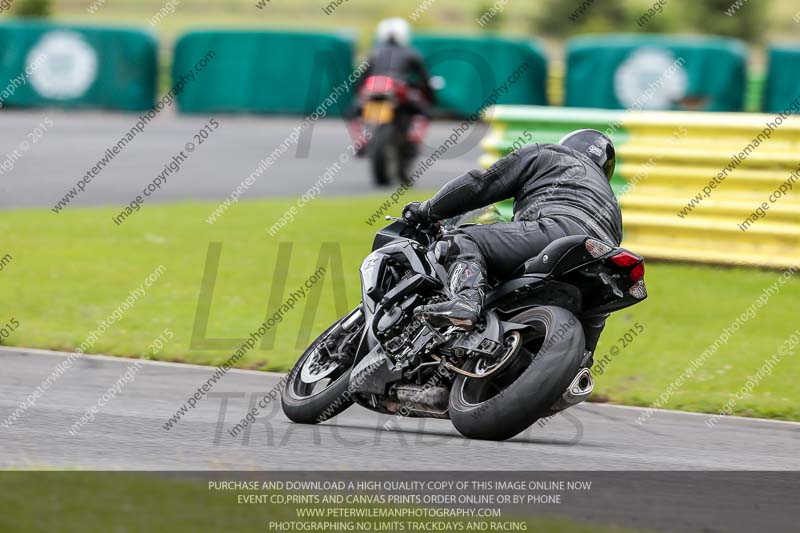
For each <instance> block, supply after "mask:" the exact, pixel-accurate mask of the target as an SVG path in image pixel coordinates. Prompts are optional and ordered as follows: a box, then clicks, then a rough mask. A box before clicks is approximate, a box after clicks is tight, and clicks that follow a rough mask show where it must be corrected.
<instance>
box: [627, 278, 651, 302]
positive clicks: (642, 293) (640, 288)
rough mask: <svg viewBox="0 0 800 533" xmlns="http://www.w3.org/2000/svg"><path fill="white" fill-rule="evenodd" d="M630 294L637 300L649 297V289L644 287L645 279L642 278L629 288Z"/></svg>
mask: <svg viewBox="0 0 800 533" xmlns="http://www.w3.org/2000/svg"><path fill="white" fill-rule="evenodd" d="M628 294H630V295H631V296H633V297H634V298H636V299H637V300H644V299H645V298H647V289H645V288H644V280H643V279H640V280H639V281H637V282H636V283H634V284H633V287H631V288H630V289H628Z"/></svg>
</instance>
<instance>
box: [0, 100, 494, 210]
mask: <svg viewBox="0 0 800 533" xmlns="http://www.w3.org/2000/svg"><path fill="white" fill-rule="evenodd" d="M137 117H138V115H137V114H121V113H99V112H73V113H70V112H65V111H57V110H41V111H5V110H4V111H3V113H2V120H3V127H2V128H0V147H1V148H0V163H2V161H5V160H6V156H7V155H9V154H12V153H13V152H14V150H17V151H18V154H19V157H15V156H14V157H12V159H13V161H12V164H13V168H7V169H6V170H2V171H0V209H10V208H23V207H48V208H49V207H53V206H54V205H55V204H56V203H57V201H58V200H59V199H61V198H62V197H63V196H64V194H66V192H67V191H68V190H69V189H70V188H72V187H75V184H76V182H77V181H78V180H80V179H81V178H82V177H83V176H84V175H85V174H86V173H87V171H89V170H90V169H91V168H92V167H93V166H94V165H96V164H97V161H98V160H99V159H100V158H102V157H103V155H104V153H105V152H106V150H107V149H108V148H110V147H111V146H112V145H114V144H116V143H117V141H118V140H119V139H120V137H122V136H124V134H125V132H127V131H129V130H130V129H131V127H133V126H134V125H135V123H136V121H137V120H138V118H137ZM46 118H49V119H50V120H51V121H52V124H53V125H52V127H51V128H49V129H48V130H47V131H46V132H45V133H44V135H43V136H42V137H41V139H39V140H38V141H37V142H35V143H32V142H30V139H29V138H28V137H27V136H28V134H29V133H30V132H32V131H33V130H34V128H36V126H37V125H39V124H40V123H42V122H43V121H44V120H45V119H46ZM210 118H211V117H210V116H206V115H192V116H186V115H176V114H174V113H173V112H172V111H171V110H170V111H164V112H163V113H162V114H161V115H159V116H157V117H156V119H154V120H153V121H152V122H150V124H148V125H147V126H146V128H145V129H144V132H143V133H141V134H138V135H137V136H136V138H135V139H134V140H133V141H132V142H130V143H129V144H128V145H127V146H125V148H124V150H123V151H122V152H120V153H119V155H117V156H116V157H114V158H113V159H112V160H111V161H110V163H108V164H107V166H106V167H105V168H104V169H103V170H102V171H101V172H100V173H99V174H98V175H97V176H96V177H95V178H93V179H92V181H91V183H89V184H88V185H87V186H86V189H85V191H84V192H83V193H81V194H80V195H79V196H78V197H76V198H75V199H74V200H73V201H72V203H71V204H70V205H71V206H72V205H75V206H87V205H124V204H127V203H128V202H130V201H131V198H135V197H136V195H137V194H141V191H142V189H143V188H144V187H145V186H146V185H147V184H148V183H150V182H151V181H152V180H153V179H154V178H155V177H156V176H157V175H158V174H159V173H160V172H161V171H162V169H163V168H164V165H165V164H167V163H169V162H170V161H171V160H172V157H173V156H174V155H176V154H177V153H178V152H180V151H182V150H183V151H184V152H185V149H184V147H185V144H186V143H187V142H195V143H197V140H196V139H194V138H193V136H194V134H195V133H197V132H198V131H199V130H200V129H202V128H203V126H204V125H205V124H207V123H208V122H209V119H210ZM214 118H215V119H216V120H217V121H218V122H219V124H220V126H219V128H218V129H217V130H216V131H214V132H213V133H212V134H211V136H210V137H209V138H208V140H207V141H205V142H204V143H203V144H202V145H198V146H197V147H196V149H195V151H194V152H192V153H191V154H190V157H189V158H188V160H187V161H186V162H185V163H184V164H183V166H182V168H181V170H180V172H178V173H177V174H174V175H173V177H170V178H168V182H167V185H165V186H164V187H162V188H161V189H160V190H159V191H158V193H157V194H156V195H154V196H153V197H152V201H153V202H160V203H163V202H176V201H184V200H221V199H223V198H225V197H227V196H228V195H230V194H231V191H232V190H234V189H235V188H236V187H237V186H238V185H239V184H241V182H242V181H243V180H244V179H245V178H246V177H247V176H249V175H250V174H251V173H252V172H253V171H254V170H255V169H256V168H257V166H258V164H259V162H260V161H261V160H262V159H264V158H266V157H267V156H268V155H269V154H270V153H272V152H273V151H274V150H275V148H276V147H278V145H280V144H281V143H282V142H283V141H284V140H285V139H286V138H287V137H288V136H289V134H290V133H291V131H292V130H293V129H294V128H295V127H296V126H298V125H299V124H300V123H301V121H302V119H301V118H300V117H282V118H281V117H253V116H237V115H214ZM459 124H460V123H456V122H434V123H433V124H432V125H431V128H430V131H429V135H428V137H427V139H426V142H427V144H426V145H425V146H424V147H423V149H422V154H423V155H427V154H430V153H431V152H432V151H433V150H434V148H435V147H436V146H438V145H439V144H440V143H441V142H443V141H444V140H445V139H446V138H447V137H448V136H449V135H451V133H452V129H453V128H454V127H456V126H458V125H459ZM486 128H487V126H486V125H485V124H482V123H480V124H476V125H475V126H474V127H473V128H472V129H471V130H470V131H471V133H470V134H469V135H465V136H462V137H461V139H460V140H459V144H458V146H456V147H453V148H451V149H449V150H448V151H447V153H446V155H445V157H443V158H442V159H441V160H439V161H438V162H436V164H435V165H434V166H433V167H432V168H431V169H429V170H428V171H426V172H425V174H424V175H423V176H422V177H421V178H420V179H419V181H418V182H417V183H418V185H419V186H420V187H423V188H431V189H432V188H437V187H439V186H441V185H443V184H444V183H445V182H447V181H448V180H449V179H451V178H453V177H455V176H457V175H458V174H460V173H463V172H466V171H468V170H470V169H471V168H474V167H475V166H476V164H477V160H478V157H479V156H480V147H479V146H478V143H479V141H480V139H481V137H482V136H483V134H484V133H485V131H486ZM26 140H27V142H28V143H29V144H28V148H27V149H23V148H21V147H20V145H21V143H23V142H25V141H26ZM298 144H299V145H300V146H299V147H297V146H294V147H292V148H290V149H289V150H288V151H287V152H285V153H284V154H283V155H281V156H280V157H279V158H278V160H277V162H275V163H274V164H273V165H272V166H271V167H270V168H269V169H268V170H267V172H266V173H265V174H264V175H262V176H261V177H259V178H258V179H257V180H256V182H255V184H254V185H252V187H251V188H250V189H248V190H247V192H246V193H245V194H244V195H243V196H242V200H246V199H253V198H258V197H273V196H293V195H300V194H302V193H304V192H305V191H306V190H308V188H309V186H311V185H312V184H314V183H315V182H316V181H317V180H318V179H319V177H320V176H321V175H322V174H323V173H325V171H326V169H327V168H328V167H330V165H332V164H333V163H335V162H336V161H338V160H339V155H340V154H342V153H343V152H345V150H346V148H347V147H348V146H349V145H350V144H351V140H350V137H349V136H348V133H347V129H346V127H345V123H344V122H343V121H342V120H341V119H334V118H331V119H325V120H320V121H318V122H317V123H315V124H314V125H313V127H312V128H309V129H308V130H306V133H305V134H304V135H303V136H301V138H300V141H298ZM370 192H373V193H374V192H376V189H375V188H374V187H373V186H372V185H371V178H370V174H369V167H368V164H367V162H366V161H364V160H350V161H348V162H347V163H345V164H344V165H342V170H341V171H340V172H339V173H338V174H337V175H336V178H335V179H334V181H333V182H332V183H331V184H329V185H326V187H325V193H324V194H325V195H356V194H365V193H370ZM149 201H150V200H148V202H149Z"/></svg>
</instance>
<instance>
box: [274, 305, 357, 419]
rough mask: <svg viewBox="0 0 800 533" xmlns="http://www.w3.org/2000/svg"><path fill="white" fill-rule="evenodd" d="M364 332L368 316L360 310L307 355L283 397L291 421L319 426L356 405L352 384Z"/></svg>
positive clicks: (318, 341)
mask: <svg viewBox="0 0 800 533" xmlns="http://www.w3.org/2000/svg"><path fill="white" fill-rule="evenodd" d="M345 325H346V326H345ZM363 333H364V314H363V313H362V312H361V308H360V307H359V308H357V309H356V310H354V311H353V312H351V313H350V314H348V315H347V316H346V317H344V318H342V319H341V320H339V321H338V322H336V323H334V324H333V325H332V326H331V327H329V328H328V329H326V330H325V331H324V332H323V333H322V335H320V336H319V337H318V338H317V339H316V340H315V341H314V342H313V343H311V345H310V346H309V347H308V348H307V349H306V351H305V352H303V355H301V356H300V359H298V361H297V363H295V365H294V368H292V371H291V372H290V373H289V377H288V380H287V382H286V386H285V387H284V388H283V393H282V394H281V406H282V407H283V412H284V414H285V415H286V416H287V417H288V418H289V419H290V420H292V421H293V422H297V423H300V424H318V423H320V422H324V421H325V420H328V419H329V418H333V417H334V416H336V415H338V414H339V413H341V412H342V411H344V410H345V409H347V408H348V407H350V406H351V405H353V398H352V396H351V395H350V391H349V390H348V385H349V383H350V372H351V371H352V369H353V361H354V360H355V357H356V355H357V354H356V351H357V350H358V347H359V344H360V342H361V338H362V336H363Z"/></svg>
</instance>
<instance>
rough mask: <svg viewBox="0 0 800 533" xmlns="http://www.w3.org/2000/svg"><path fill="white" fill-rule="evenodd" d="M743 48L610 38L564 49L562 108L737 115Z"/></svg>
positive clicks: (719, 42) (705, 41) (728, 42)
mask: <svg viewBox="0 0 800 533" xmlns="http://www.w3.org/2000/svg"><path fill="white" fill-rule="evenodd" d="M746 64H747V49H746V47H745V46H744V45H743V44H742V43H741V42H739V41H736V40H733V39H724V38H720V37H709V38H701V37H691V38H690V37H656V36H632V35H612V36H602V37H579V38H575V39H572V40H571V41H570V42H569V43H568V46H567V79H566V100H565V105H567V106H570V107H595V108H603V109H633V110H637V111H638V110H685V111H741V110H742V109H743V107H744V94H745V87H746V83H747V81H746Z"/></svg>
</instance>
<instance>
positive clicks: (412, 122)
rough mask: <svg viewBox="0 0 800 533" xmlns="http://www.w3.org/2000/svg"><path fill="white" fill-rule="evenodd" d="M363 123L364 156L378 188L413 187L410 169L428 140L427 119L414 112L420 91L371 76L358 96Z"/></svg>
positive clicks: (419, 97) (391, 80) (386, 78)
mask: <svg viewBox="0 0 800 533" xmlns="http://www.w3.org/2000/svg"><path fill="white" fill-rule="evenodd" d="M358 97H359V103H360V104H361V120H362V123H363V125H364V128H365V129H366V130H367V131H366V132H365V134H366V135H365V137H366V138H368V139H369V142H368V144H367V146H366V151H365V154H366V156H367V157H369V160H370V162H371V166H372V177H373V181H374V182H375V184H376V185H388V184H390V183H391V182H393V181H394V182H399V183H406V184H409V185H411V179H410V173H409V172H410V168H411V165H412V164H413V162H414V159H415V158H416V156H417V151H418V150H417V147H418V145H419V143H420V142H422V139H423V138H424V136H425V131H426V130H427V127H428V121H427V119H426V118H425V117H424V116H422V115H419V114H415V113H414V112H413V109H414V106H413V105H410V104H412V103H413V102H415V101H421V100H422V99H424V96H423V95H422V93H421V91H419V90H418V89H415V88H413V87H411V86H410V85H408V84H407V83H406V82H405V81H403V80H399V79H396V78H392V77H389V76H370V77H368V78H367V79H366V80H365V81H364V85H363V86H362V88H361V90H360V92H359V96H358Z"/></svg>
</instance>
